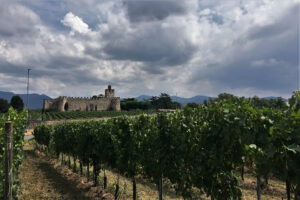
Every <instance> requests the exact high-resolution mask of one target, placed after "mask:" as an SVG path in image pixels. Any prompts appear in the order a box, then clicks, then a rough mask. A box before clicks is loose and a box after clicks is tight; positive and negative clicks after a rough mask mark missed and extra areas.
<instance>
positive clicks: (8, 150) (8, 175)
mask: <svg viewBox="0 0 300 200" xmlns="http://www.w3.org/2000/svg"><path fill="white" fill-rule="evenodd" d="M12 128H13V127H12V123H11V122H6V123H5V136H4V137H5V172H4V174H5V186H4V192H5V194H4V195H5V196H4V200H12V182H13V180H12V177H13V175H12V158H13V137H12V135H13V129H12Z"/></svg>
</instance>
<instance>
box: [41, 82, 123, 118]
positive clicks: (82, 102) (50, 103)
mask: <svg viewBox="0 0 300 200" xmlns="http://www.w3.org/2000/svg"><path fill="white" fill-rule="evenodd" d="M43 110H44V111H47V110H51V111H60V112H65V111H102V110H117V111H119V110H121V106H120V97H115V90H114V89H112V88H111V85H108V88H107V89H105V96H104V97H103V95H99V96H93V97H92V98H85V97H84V98H82V97H58V98H56V99H44V106H43Z"/></svg>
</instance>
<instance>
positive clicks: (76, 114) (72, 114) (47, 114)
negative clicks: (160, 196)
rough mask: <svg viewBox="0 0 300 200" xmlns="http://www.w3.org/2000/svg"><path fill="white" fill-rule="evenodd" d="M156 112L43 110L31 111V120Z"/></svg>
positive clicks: (150, 111) (150, 112) (152, 111)
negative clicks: (43, 111)
mask: <svg viewBox="0 0 300 200" xmlns="http://www.w3.org/2000/svg"><path fill="white" fill-rule="evenodd" d="M155 112H156V111H155V110H131V111H101V112H100V111H90V112H86V111H74V112H45V113H42V111H41V110H30V111H29V115H30V120H37V119H42V120H43V121H48V120H61V119H88V118H102V117H117V116H122V115H128V116H131V115H139V114H142V113H147V114H152V113H155Z"/></svg>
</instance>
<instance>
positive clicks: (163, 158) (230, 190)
mask: <svg viewBox="0 0 300 200" xmlns="http://www.w3.org/2000/svg"><path fill="white" fill-rule="evenodd" d="M251 103H252V101H251V100H250V99H248V100H247V99H243V98H239V99H235V100H231V101H229V100H227V99H223V100H219V101H215V102H213V103H211V104H208V105H200V106H199V107H197V108H196V109H191V108H189V107H186V108H185V109H184V110H183V111H176V112H174V113H159V114H158V115H157V116H153V117H151V116H147V115H141V116H139V117H136V118H128V117H121V118H115V119H110V120H107V121H97V122H69V123H62V124H57V125H55V126H54V128H51V127H49V126H48V127H37V128H36V129H35V131H34V134H35V137H36V139H37V142H39V143H40V144H44V145H46V146H48V147H49V148H50V149H52V150H54V151H55V152H56V154H57V155H59V154H63V155H70V156H73V157H74V158H75V159H79V160H80V162H81V163H82V164H83V165H86V166H89V165H90V164H92V165H93V166H94V181H95V183H97V176H98V174H99V172H100V170H101V169H105V168H107V167H109V168H112V169H115V170H117V171H119V172H120V173H121V174H124V175H126V176H128V177H130V178H132V182H133V197H134V199H135V197H136V186H135V177H136V176H137V175H143V176H146V177H148V178H149V180H153V181H154V182H155V183H157V185H158V186H159V187H158V188H160V190H159V191H160V193H159V194H160V196H159V197H160V199H161V198H162V196H161V194H162V193H161V184H162V178H166V179H169V180H170V182H171V183H172V184H173V185H174V186H175V189H176V191H177V192H178V193H180V194H181V195H182V196H183V197H184V198H185V199H191V198H198V199H200V198H201V196H196V197H195V195H197V194H195V193H194V191H195V188H197V189H198V192H199V193H200V194H205V195H206V196H210V197H211V199H241V191H240V189H239V188H238V177H237V176H236V172H238V171H241V172H243V170H242V169H243V168H244V167H245V166H247V167H248V168H250V169H253V170H254V173H255V174H256V177H257V196H258V199H261V198H260V188H261V179H262V177H264V179H265V182H267V180H268V177H269V176H271V175H273V176H275V177H277V178H279V179H281V180H283V181H285V182H286V190H287V198H288V199H291V192H293V193H294V194H295V199H299V196H300V171H299V170H300V136H299V132H300V116H299V109H300V93H299V92H295V93H294V95H293V96H292V98H291V99H290V101H289V107H288V109H287V110H285V111H282V110H279V109H273V108H263V109H259V108H256V107H253V106H252V105H251ZM41 126H46V125H41ZM50 144H51V145H50ZM63 157H64V156H63ZM241 176H242V177H243V173H241Z"/></svg>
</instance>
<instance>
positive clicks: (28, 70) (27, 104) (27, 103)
mask: <svg viewBox="0 0 300 200" xmlns="http://www.w3.org/2000/svg"><path fill="white" fill-rule="evenodd" d="M30 70H31V69H29V68H28V69H27V102H26V109H27V120H26V121H27V122H26V128H27V127H28V122H29V121H28V120H29V108H28V106H29V72H30Z"/></svg>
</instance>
